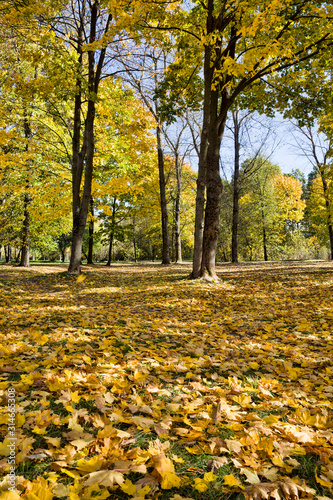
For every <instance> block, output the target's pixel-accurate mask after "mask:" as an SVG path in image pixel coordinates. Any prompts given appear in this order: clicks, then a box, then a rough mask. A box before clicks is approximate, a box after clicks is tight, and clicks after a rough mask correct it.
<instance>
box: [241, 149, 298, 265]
mask: <svg viewBox="0 0 333 500" xmlns="http://www.w3.org/2000/svg"><path fill="white" fill-rule="evenodd" d="M258 161H260V159H259V160H256V162H258ZM247 163H251V160H248V161H247V162H245V163H244V164H243V165H242V170H245V169H246V165H247ZM240 206H241V217H240V220H241V238H242V240H243V245H244V247H245V249H247V250H246V252H245V255H247V256H248V257H249V258H250V260H252V259H253V258H255V257H261V256H263V258H264V260H265V261H267V260H269V259H272V258H277V257H279V255H280V253H281V250H282V248H283V246H284V245H285V244H287V243H288V239H290V235H291V234H292V233H293V232H294V231H296V230H297V223H299V222H300V221H301V220H302V218H303V213H304V208H305V202H304V200H302V184H301V182H300V181H298V180H297V179H295V178H294V177H292V176H289V175H283V174H281V170H280V168H279V167H278V166H277V165H273V164H272V163H270V162H269V161H267V160H266V161H263V162H262V164H261V165H260V168H258V169H257V170H256V172H255V173H254V174H253V175H252V176H251V177H250V178H249V179H248V181H247V185H246V194H244V195H243V196H242V197H241V199H240Z"/></svg>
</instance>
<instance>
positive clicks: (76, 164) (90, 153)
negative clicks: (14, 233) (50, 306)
mask: <svg viewBox="0 0 333 500" xmlns="http://www.w3.org/2000/svg"><path fill="white" fill-rule="evenodd" d="M82 5H83V7H84V6H85V2H84V3H83V4H82ZM89 6H90V26H89V28H90V33H89V43H90V44H93V43H94V42H95V41H96V25H97V19H98V1H97V0H95V1H94V2H90V3H89ZM110 20H111V15H109V16H108V19H107V21H106V26H105V33H107V31H108V27H109V23H110ZM85 23H86V13H85V11H84V9H83V10H82V11H81V15H80V24H79V26H78V28H77V29H78V31H77V33H78V36H77V48H76V51H77V54H78V68H79V69H78V76H77V80H76V95H75V104H74V122H73V123H74V124H73V140H72V154H73V161H72V196H73V203H72V206H73V238H72V252H71V259H70V263H69V267H68V273H69V274H79V273H80V264H81V253H82V240H83V233H84V229H85V226H86V223H87V216H88V211H89V204H90V199H91V185H92V173H93V162H94V122H95V108H96V107H95V102H96V96H97V94H98V86H99V83H100V80H101V72H102V68H103V63H104V59H105V51H106V47H105V46H103V48H102V49H101V52H100V56H99V59H98V62H97V65H96V64H95V51H94V50H89V51H87V58H88V99H87V100H88V105H87V114H86V119H85V122H84V133H83V142H82V147H81V148H80V144H81V113H82V79H83V76H82V75H83V68H82V66H83V51H82V45H83V40H84V25H85ZM83 170H84V184H83V194H82V199H81V196H80V189H81V180H82V175H83Z"/></svg>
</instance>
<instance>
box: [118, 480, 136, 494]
mask: <svg viewBox="0 0 333 500" xmlns="http://www.w3.org/2000/svg"><path fill="white" fill-rule="evenodd" d="M120 487H121V489H122V490H123V492H124V493H127V495H134V493H135V492H136V486H135V485H134V484H133V483H132V481H130V480H129V479H126V481H125V482H124V483H123V484H121V485H120Z"/></svg>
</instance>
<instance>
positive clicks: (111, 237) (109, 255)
mask: <svg viewBox="0 0 333 500" xmlns="http://www.w3.org/2000/svg"><path fill="white" fill-rule="evenodd" d="M113 237H114V233H113V229H112V231H111V233H110V241H109V253H108V261H107V263H106V265H107V266H108V267H110V266H111V262H112V247H113Z"/></svg>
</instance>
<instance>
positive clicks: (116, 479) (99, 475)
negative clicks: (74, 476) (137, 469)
mask: <svg viewBox="0 0 333 500" xmlns="http://www.w3.org/2000/svg"><path fill="white" fill-rule="evenodd" d="M123 482H124V476H123V474H121V472H117V471H114V470H100V471H98V472H92V473H91V474H89V478H88V479H87V480H86V481H85V483H84V484H85V486H90V485H92V484H95V483H98V484H100V485H102V486H106V487H107V488H108V487H111V488H113V487H114V486H115V485H116V484H119V485H122V484H123Z"/></svg>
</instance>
